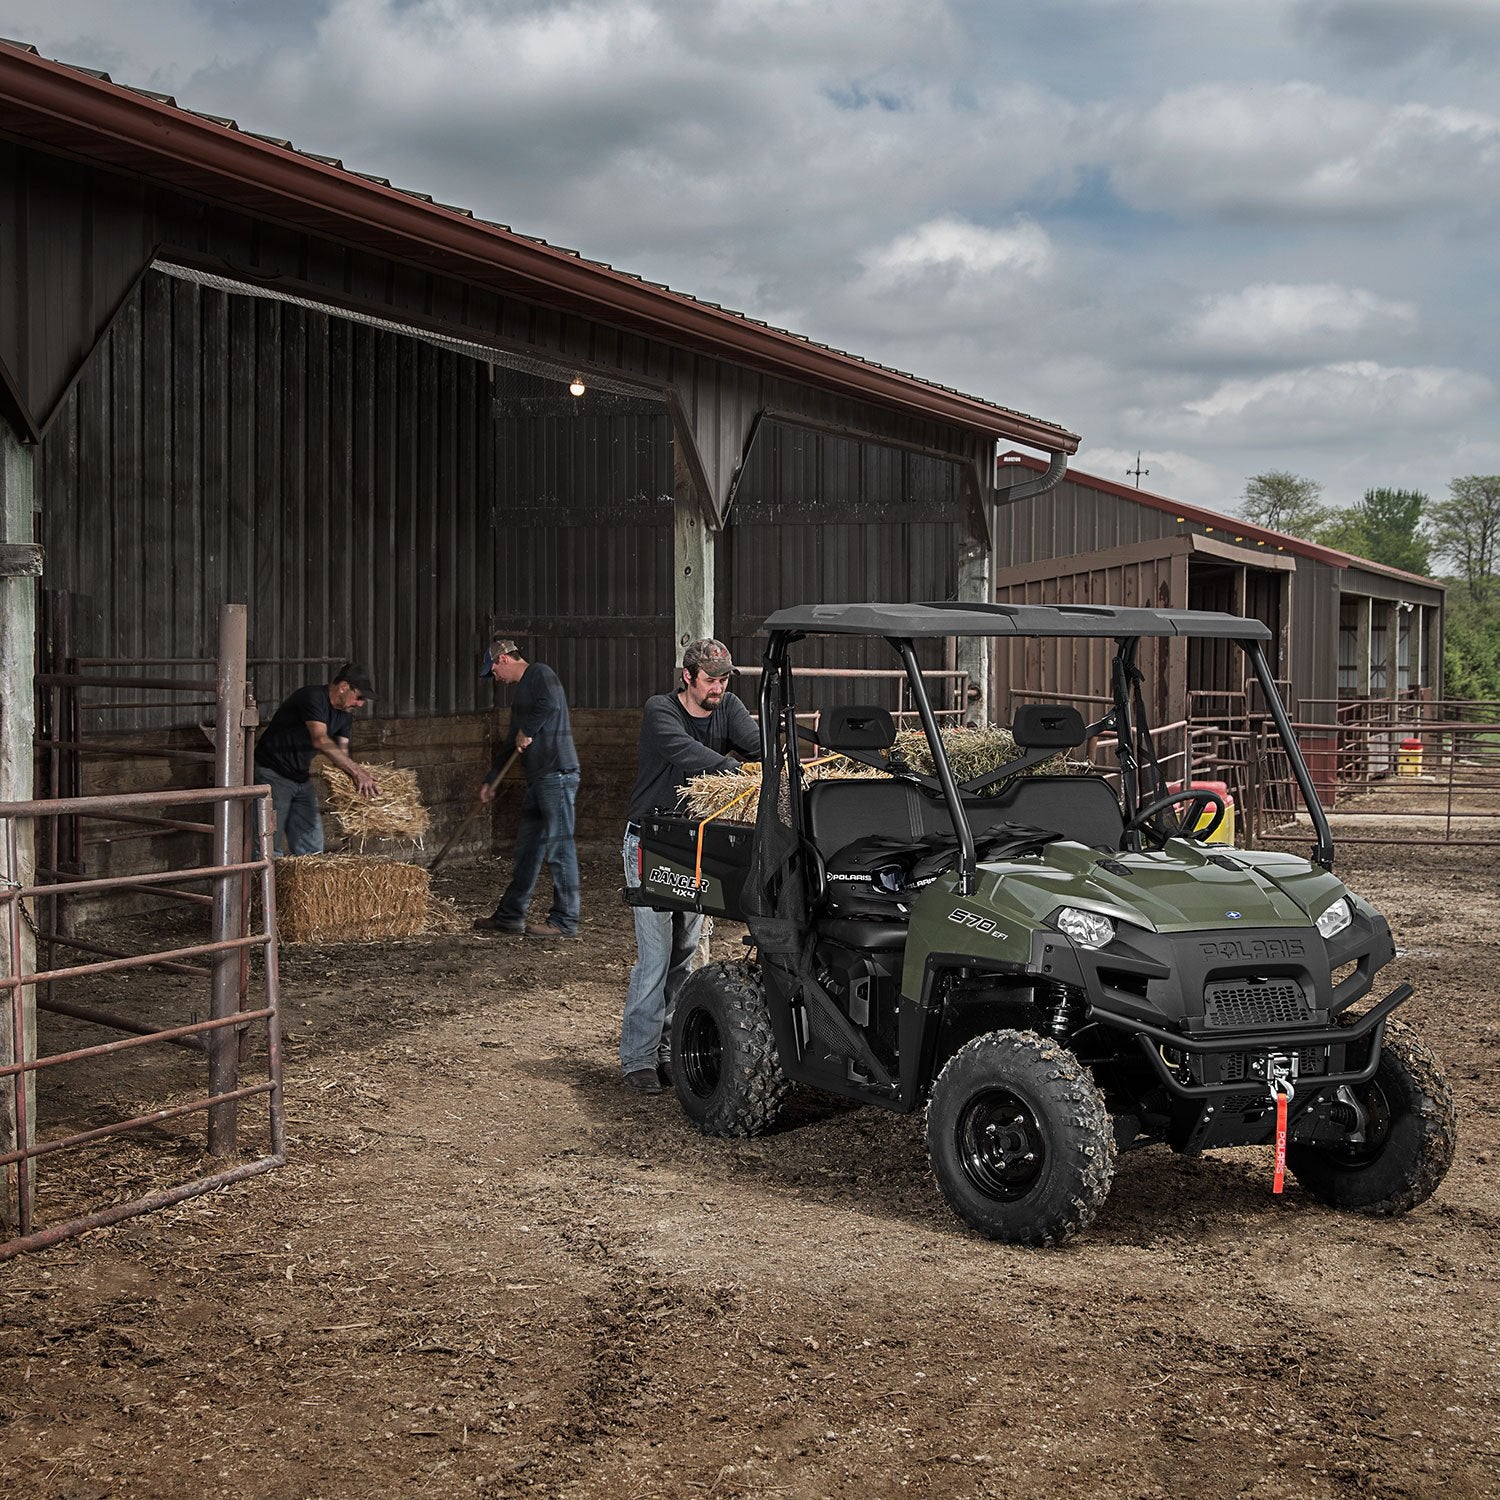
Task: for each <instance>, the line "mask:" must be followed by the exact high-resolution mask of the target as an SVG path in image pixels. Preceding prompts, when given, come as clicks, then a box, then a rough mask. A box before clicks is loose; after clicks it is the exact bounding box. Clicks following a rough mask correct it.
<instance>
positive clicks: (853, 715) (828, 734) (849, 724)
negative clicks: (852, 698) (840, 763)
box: [818, 703, 896, 751]
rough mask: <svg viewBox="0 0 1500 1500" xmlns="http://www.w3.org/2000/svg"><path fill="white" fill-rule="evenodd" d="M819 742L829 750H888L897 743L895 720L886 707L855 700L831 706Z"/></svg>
mask: <svg viewBox="0 0 1500 1500" xmlns="http://www.w3.org/2000/svg"><path fill="white" fill-rule="evenodd" d="M818 742H819V743H820V744H822V745H824V746H825V747H826V748H828V749H829V750H861V751H871V750H889V749H890V748H891V746H892V745H894V744H895V743H896V721H895V720H894V719H893V718H891V711H890V709H888V708H871V707H868V706H866V705H863V704H857V703H856V704H850V705H848V706H846V707H843V708H832V709H829V711H828V727H827V728H826V729H825V730H823V731H822V732H821V733H820V734H819V735H818Z"/></svg>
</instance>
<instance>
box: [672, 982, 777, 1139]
mask: <svg viewBox="0 0 1500 1500" xmlns="http://www.w3.org/2000/svg"><path fill="white" fill-rule="evenodd" d="M672 1086H673V1088H674V1089H675V1090H676V1092H677V1098H678V1101H679V1102H680V1103H681V1105H682V1107H683V1110H684V1111H685V1112H686V1114H687V1117H688V1118H689V1119H690V1120H691V1121H692V1122H693V1124H694V1125H696V1126H697V1127H698V1129H699V1130H701V1131H702V1132H703V1133H704V1134H705V1135H721V1136H752V1135H760V1134H761V1133H762V1132H764V1131H766V1130H769V1129H770V1128H771V1126H772V1125H774V1124H775V1123H776V1119H777V1117H778V1116H779V1115H780V1114H781V1108H782V1105H783V1104H785V1103H786V1097H787V1095H788V1094H789V1093H790V1092H791V1084H790V1083H789V1082H788V1081H787V1077H786V1074H785V1073H783V1072H782V1069H781V1058H780V1055H779V1054H778V1053H777V1051H776V1038H775V1037H774V1035H773V1034H772V1032H771V1017H770V1015H769V1013H768V1012H767V1010H766V997H765V991H764V989H763V988H762V987H761V982H760V977H759V975H758V974H757V973H756V972H755V971H754V970H752V969H750V968H749V967H748V966H747V965H745V964H726V963H713V964H706V965H705V966H704V967H703V968H701V969H698V970H697V971H695V972H694V974H693V976H692V977H691V978H690V979H689V980H688V981H687V983H686V984H685V985H683V987H682V992H681V993H680V994H679V995H678V997H677V1008H676V1012H675V1014H674V1015H673V1017H672Z"/></svg>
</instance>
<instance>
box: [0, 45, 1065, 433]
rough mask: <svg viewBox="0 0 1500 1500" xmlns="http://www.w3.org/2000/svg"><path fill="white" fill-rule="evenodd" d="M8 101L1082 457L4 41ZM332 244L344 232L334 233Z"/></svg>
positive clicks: (734, 318)
mask: <svg viewBox="0 0 1500 1500" xmlns="http://www.w3.org/2000/svg"><path fill="white" fill-rule="evenodd" d="M0 94H3V95H4V97H6V98H8V99H10V100H12V101H14V102H16V103H18V104H20V105H22V106H24V107H26V108H29V109H31V110H33V111H36V112H38V113H41V114H44V115H47V116H49V117H51V118H54V119H57V120H61V121H66V122H67V123H69V124H71V125H73V126H75V127H81V128H84V129H88V130H92V131H95V132H97V133H98V134H99V135H100V136H103V137H106V138H108V139H111V140H114V141H116V142H118V143H120V144H122V145H126V146H129V147H131V148H133V149H134V150H136V151H140V152H143V153H146V154H147V155H149V156H151V157H153V158H156V159H157V160H159V161H162V162H173V163H176V164H178V165H185V166H191V167H193V168H195V169H196V170H198V171H201V172H204V173H207V174H209V175H210V176H213V177H216V178H219V179H222V180H224V181H227V182H236V183H241V184H250V185H253V186H255V187H256V188H258V189H260V190H262V191H266V192H270V193H272V194H274V195H275V196H277V197H278V198H280V199H281V201H282V202H283V203H285V204H287V205H290V206H292V207H302V208H315V209H316V210H317V211H318V212H319V213H320V214H321V215H324V216H333V217H335V218H337V219H339V220H341V221H343V223H345V224H346V225H349V226H353V227H358V228H364V229H378V230H381V231H384V232H385V233H387V234H392V235H395V236H398V237H399V238H401V239H402V240H405V241H406V242H408V243H409V244H411V245H413V246H416V247H421V248H423V249H425V250H438V251H441V252H443V253H445V254H449V255H453V256H456V257H458V258H459V259H460V260H466V261H468V262H470V263H472V264H474V265H475V266H476V267H478V266H490V267H494V268H497V269H501V270H503V271H505V272H506V273H507V274H508V275H510V276H512V277H515V278H518V279H519V280H520V281H522V282H524V283H526V284H527V285H528V286H530V287H532V288H536V289H539V290H540V291H541V292H542V293H546V292H551V293H553V294H556V295H563V296H566V297H567V298H569V299H571V305H573V306H575V307H577V306H579V305H583V306H587V307H590V308H593V309H596V310H597V315H599V316H600V317H601V320H602V321H606V322H615V323H619V322H620V321H621V319H622V316H623V317H624V318H625V319H626V320H628V326H631V327H633V328H637V329H641V330H644V331H650V332H654V333H656V335H657V336H659V337H660V336H663V335H664V336H666V338H667V341H668V342H678V343H687V344H689V345H691V346H693V347H697V348H700V349H702V350H705V351H706V352H711V353H715V354H720V355H728V356H730V357H732V358H734V359H736V360H738V361H739V362H741V363H748V364H751V365H754V366H756V367H758V368H762V369H766V370H769V371H770V372H772V373H778V374H782V375H790V376H793V377H794V378H801V379H810V380H814V381H817V382H819V383H822V384H824V385H828V386H834V387H838V388H842V389H843V391H844V392H845V393H846V394H851V395H855V396H858V397H862V398H864V399H867V400H873V401H876V402H879V403H881V404H884V405H887V406H894V407H897V408H899V409H901V410H904V411H907V412H909V413H913V414H916V415H919V416H923V417H928V418H931V419H935V420H941V421H946V422H950V423H954V424H956V425H959V426H964V427H968V428H977V429H979V430H980V431H982V432H984V433H987V434H992V435H997V436H999V437H1003V438H1005V439H1006V440H1007V441H1010V442H1019V443H1025V444H1027V445H1028V446H1031V447H1035V448H1040V449H1043V450H1045V451H1048V452H1062V453H1073V452H1076V451H1077V448H1078V443H1079V438H1078V436H1077V434H1076V433H1072V432H1069V431H1068V430H1067V429H1066V428H1063V427H1059V426H1057V425H1056V424H1054V423H1050V422H1045V421H1043V420H1042V419H1040V418H1037V417H1031V416H1027V415H1026V414H1025V413H1024V412H1017V411H1012V410H1010V409H1009V408H1007V407H1002V406H997V405H995V404H994V403H992V402H988V401H984V400H983V399H981V398H980V397H977V396H968V395H965V394H963V393H962V392H960V391H956V390H953V389H952V388H950V387H948V386H942V385H938V384H936V383H934V382H932V381H927V380H923V379H921V378H920V377H918V376H915V375H909V374H906V373H904V372H902V371H899V370H894V369H891V368H889V367H888V366H885V365H879V364H876V363H874V362H873V361H870V360H865V359H861V358H860V357H859V356H857V355H852V354H847V353H845V352H844V351H842V350H838V349H834V348H832V347H831V346H829V345H826V344H820V343H818V342H816V341H815V340H812V339H810V338H807V337H805V336H803V335H800V334H795V333H790V332H788V331H786V330H785V329H780V328H775V327H772V326H771V325H770V324H769V323H764V322H761V321H759V320H757V319H754V318H751V317H748V316H747V315H745V314H743V313H738V312H734V311H733V310H730V309H726V308H722V307H719V306H716V305H715V304H712V303H707V302H700V301H698V300H697V299H696V298H694V297H691V296H688V295H687V294H686V293H683V292H677V291H674V290H672V289H671V288H670V287H666V286H663V285H661V284H660V283H657V282H650V281H647V280H645V279H644V278H642V277H639V276H633V275H631V274H630V273H628V272H624V271H617V270H615V269H614V267H612V266H608V265H605V264H604V263H602V262H599V261H592V260H588V259H586V258H585V257H583V256H582V255H580V254H578V253H577V252H576V251H571V250H566V249H561V248H559V247H557V246H555V245H550V244H548V243H547V242H546V241H545V240H539V239H534V238H532V237H530V236H527V235H522V234H519V233H517V232H516V231H515V230H513V229H510V228H509V227H507V226H505V225H501V224H495V223H490V222H488V221H486V220H483V219H478V218H476V217H475V216H474V215H473V214H472V213H471V212H470V211H469V210H467V209H460V208H453V207H450V206H448V205H445V204H440V203H435V202H434V201H433V200H432V199H431V198H430V197H426V196H423V195H420V194H414V193H410V192H406V191H404V190H403V189H400V188H395V187H392V186H391V185H390V183H389V181H388V180H386V179H383V178H376V177H373V176H371V175H369V174H365V173H360V172H354V171H351V170H349V169H347V168H345V167H344V165H343V164H342V162H340V161H338V160H337V159H336V158H329V157H317V156H314V155H313V154H311V153H308V152H303V151H298V150H296V149H295V148H293V147H291V146H290V145H288V144H286V143H283V142H281V141H279V140H275V139H273V138H271V137H267V136H263V135H257V134H254V133H252V132H249V131H244V130H241V129H240V128H239V127H238V126H237V125H236V124H235V123H234V122H233V121H225V120H223V119H222V118H220V117H217V116H212V115H205V114H201V113H199V112H197V111H193V110H188V109H184V108H182V107H181V106H179V105H178V104H177V103H176V102H175V101H174V100H172V99H171V98H170V96H166V95H161V94H150V93H147V92H145V91H143V90H139V89H133V88H130V87H128V86H127V85H124V84H117V83H115V82H114V81H113V80H111V79H110V78H109V77H108V75H107V74H99V73H91V72H90V71H89V70H87V69H83V68H79V67H75V66H73V65H72V64H68V63H61V62H56V61H52V60H50V59H47V58H43V57H41V56H40V55H39V54H38V53H37V51H36V49H35V48H34V47H32V46H30V45H29V44H27V43H22V42H12V41H6V40H4V39H0ZM136 169H137V170H143V171H144V170H145V169H144V168H141V167H139V166H137V167H136ZM293 222H296V221H295V220H293ZM318 232H320V233H325V234H333V233H335V231H333V230H332V229H330V228H328V227H321V228H320V229H319V231H318ZM419 263H420V262H419ZM543 300H545V297H544V298H543ZM611 315H612V316H611Z"/></svg>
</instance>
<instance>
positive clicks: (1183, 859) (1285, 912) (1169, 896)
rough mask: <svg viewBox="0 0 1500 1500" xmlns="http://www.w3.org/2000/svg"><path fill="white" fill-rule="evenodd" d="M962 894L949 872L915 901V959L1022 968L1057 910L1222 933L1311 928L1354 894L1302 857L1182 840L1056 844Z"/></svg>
mask: <svg viewBox="0 0 1500 1500" xmlns="http://www.w3.org/2000/svg"><path fill="white" fill-rule="evenodd" d="M957 892H958V881H957V877H956V876H953V875H945V876H943V877H942V878H940V879H938V880H936V881H934V882H933V883H932V885H930V886H928V887H927V889H926V890H924V891H923V892H922V894H921V896H920V897H919V898H918V899H917V901H916V903H915V905H914V907H913V909H912V915H911V933H910V937H909V939H908V943H907V950H906V952H907V959H908V961H909V962H912V961H917V960H919V959H920V956H921V955H924V954H927V953H931V952H934V951H937V952H944V953H972V954H974V955H975V956H976V957H984V958H993V959H997V960H1003V961H1007V962H1015V963H1021V964H1024V963H1026V962H1027V961H1028V960H1029V958H1030V953H1031V936H1032V934H1033V933H1034V932H1035V931H1036V930H1037V929H1038V928H1041V927H1044V926H1045V925H1046V921H1047V918H1048V917H1050V916H1051V915H1052V914H1053V913H1054V912H1055V911H1056V910H1057V909H1058V907H1060V906H1078V907H1083V908H1086V909H1088V910H1091V911H1097V912H1102V913H1103V914H1104V915H1105V916H1108V917H1113V918H1114V919H1115V920H1116V921H1118V922H1123V923H1128V924H1132V925H1134V926H1136V927H1144V928H1147V929H1148V930H1151V931H1155V932H1161V933H1173V932H1212V933H1215V934H1223V933H1225V932H1228V931H1234V932H1243V931H1246V930H1247V929H1253V928H1256V927H1277V928H1286V927H1311V926H1312V925H1313V923H1314V921H1315V920H1316V919H1317V918H1318V917H1319V916H1320V915H1321V914H1322V913H1323V911H1324V910H1325V909H1326V908H1327V907H1329V906H1331V905H1332V904H1333V902H1334V901H1336V900H1337V899H1338V898H1339V897H1340V896H1347V895H1348V894H1349V893H1348V892H1347V890H1346V889H1345V887H1344V884H1343V882H1342V881H1340V880H1339V879H1338V878H1337V877H1336V876H1334V875H1331V874H1329V873H1328V871H1326V870H1324V869H1323V868H1322V867H1321V866H1319V865H1315V864H1312V863H1311V862H1309V861H1308V860H1305V859H1301V858H1298V857H1297V856H1296V855H1291V854H1275V853H1263V852H1254V853H1250V852H1245V851H1241V850H1238V849H1220V848H1216V847H1212V846H1205V845H1202V844H1197V843H1193V842H1191V841H1189V840H1185V839H1173V840H1171V841H1170V842H1169V843H1168V844H1167V846H1166V847H1165V848H1164V849H1161V850H1155V851H1152V852H1150V853H1146V854H1105V853H1101V852H1100V851H1098V850H1097V849H1087V848H1085V847H1084V846H1083V845H1082V844H1074V843H1068V842H1065V841H1063V842H1057V843H1052V844H1048V845H1047V846H1046V848H1045V850H1044V851H1043V852H1042V853H1041V854H1039V855H1032V856H1025V857H1021V858H1016V859H1007V860H998V861H990V862H986V863H983V864H981V865H980V867H979V878H978V882H977V884H976V887H975V890H974V894H973V895H972V896H967V897H964V896H960V895H958V893H957ZM1350 900H1351V902H1353V903H1354V904H1355V905H1356V906H1361V907H1362V906H1363V903H1361V902H1358V901H1357V900H1356V898H1353V897H1350ZM918 967H920V963H918ZM912 977H913V976H911V975H908V976H906V978H907V981H908V982H910V980H911V979H912ZM908 993H910V991H909V990H908Z"/></svg>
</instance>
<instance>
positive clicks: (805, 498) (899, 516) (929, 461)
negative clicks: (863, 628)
mask: <svg viewBox="0 0 1500 1500" xmlns="http://www.w3.org/2000/svg"><path fill="white" fill-rule="evenodd" d="M961 543H962V526H961V524H960V497H959V473H958V468H957V466H956V465H954V464H951V463H947V462H945V461H943V460H941V459H936V458H932V457H929V456H927V455H923V454H916V453H909V452H905V451H901V450H897V449H892V448H884V447H878V446H876V445H873V444H869V443H859V442H855V441H852V440H849V439H845V438H839V437H835V436H832V435H830V434H826V433H819V432H811V431H807V430H805V429H800V428H796V427H792V426H789V425H787V424H784V423H777V422H772V423H768V424H767V425H766V427H765V428H764V429H763V430H762V431H761V433H760V435H759V436H758V438H757V440H756V443H755V446H754V448H753V449H752V450H751V456H750V459H749V461H748V463H747V464H746V467H745V474H744V476H743V478H742V479H741V482H740V488H739V494H738V498H737V499H736V501H735V506H734V510H733V511H732V512H731V514H730V529H729V534H728V537H727V541H726V547H727V550H728V554H729V559H730V561H729V566H728V568H727V569H726V570H724V571H725V572H726V573H727V578H728V589H729V598H728V608H729V614H730V619H731V627H730V628H731V641H730V646H731V649H732V650H733V651H734V652H735V655H736V656H737V657H738V658H739V659H741V660H745V661H749V660H755V659H758V658H759V656H760V653H761V650H762V649H763V646H764V637H757V635H756V632H757V631H758V630H759V628H760V625H761V623H762V622H763V621H764V619H765V617H766V616H767V615H769V614H770V613H772V611H774V610H777V609H782V608H785V607H787V606H789V605H793V604H809V603H819V604H844V603H856V602H859V601H863V600H885V601H904V600H920V599H951V598H953V597H955V594H956V591H957V585H958V554H959V548H960V545H961ZM919 658H920V660H921V661H922V664H923V665H924V666H930V667H933V668H941V667H942V666H943V665H944V664H945V663H944V646H943V643H942V642H939V641H934V642H927V643H923V645H922V646H921V647H920V648H919ZM895 662H896V658H895V657H894V655H893V654H892V652H891V650H890V648H889V647H888V646H887V645H886V644H885V643H884V642H883V641H872V640H856V639H839V638H837V637H825V638H822V639H814V640H810V641H809V642H808V643H807V644H806V645H805V646H803V647H800V648H799V649H798V653H797V664H798V665H799V666H804V667H841V668H851V667H852V668H875V669H886V668H890V667H892V666H893V665H894V664H895ZM814 692H816V700H815V701H816V703H817V705H818V706H820V707H831V706H833V705H835V704H839V703H851V702H858V701H875V702H894V698H893V696H892V695H893V694H894V687H892V686H891V685H889V684H879V685H872V684H871V683H870V682H869V681H868V680H866V681H864V682H861V681H860V680H859V679H852V680H843V681H829V680H826V679H825V680H823V681H821V682H819V683H818V684H817V687H816V689H813V688H812V687H810V686H809V687H808V688H806V689H805V690H804V696H806V697H807V700H808V702H809V703H811V702H813V701H814V699H813V697H812V696H811V695H812V694H813V693H814Z"/></svg>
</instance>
